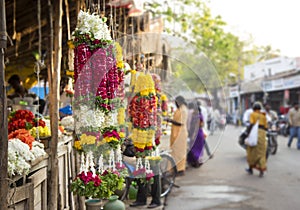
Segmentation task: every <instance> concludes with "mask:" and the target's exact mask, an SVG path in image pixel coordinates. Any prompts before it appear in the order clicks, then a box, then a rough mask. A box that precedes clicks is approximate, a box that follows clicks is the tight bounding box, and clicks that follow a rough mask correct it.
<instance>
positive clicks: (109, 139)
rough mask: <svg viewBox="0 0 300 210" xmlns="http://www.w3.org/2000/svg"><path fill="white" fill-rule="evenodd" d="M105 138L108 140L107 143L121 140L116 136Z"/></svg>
mask: <svg viewBox="0 0 300 210" xmlns="http://www.w3.org/2000/svg"><path fill="white" fill-rule="evenodd" d="M104 140H105V141H106V142H107V143H110V142H112V141H115V142H118V141H119V140H118V139H117V138H115V137H105V138H104Z"/></svg>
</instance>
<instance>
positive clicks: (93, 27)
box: [73, 11, 112, 49]
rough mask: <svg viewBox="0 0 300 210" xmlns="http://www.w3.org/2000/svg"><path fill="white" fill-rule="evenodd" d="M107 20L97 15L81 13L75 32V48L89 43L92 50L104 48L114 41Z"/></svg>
mask: <svg viewBox="0 0 300 210" xmlns="http://www.w3.org/2000/svg"><path fill="white" fill-rule="evenodd" d="M106 20H107V19H106V18H101V17H100V16H99V15H96V14H89V13H88V12H84V11H80V12H79V14H78V20H77V27H76V29H75V31H74V32H73V36H74V40H73V43H74V45H75V47H77V46H79V45H80V44H82V43H88V44H89V46H90V48H91V49H94V48H95V47H104V46H106V45H107V44H109V43H110V42H111V41H112V38H111V36H110V32H109V30H108V26H107V25H106Z"/></svg>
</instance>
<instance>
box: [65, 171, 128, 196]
mask: <svg viewBox="0 0 300 210" xmlns="http://www.w3.org/2000/svg"><path fill="white" fill-rule="evenodd" d="M123 183H124V178H123V177H121V176H120V174H119V172H118V171H111V170H105V171H104V172H103V173H101V174H100V173H99V172H97V173H93V172H92V171H88V172H85V171H82V172H81V173H79V174H78V175H77V176H76V178H75V179H74V180H73V182H72V183H71V190H72V192H74V193H75V194H77V195H80V196H85V197H91V198H109V197H110V196H111V195H113V193H114V192H115V191H116V190H117V189H119V190H120V189H122V187H123Z"/></svg>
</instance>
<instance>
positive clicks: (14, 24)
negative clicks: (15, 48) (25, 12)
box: [12, 0, 17, 39]
mask: <svg viewBox="0 0 300 210" xmlns="http://www.w3.org/2000/svg"><path fill="white" fill-rule="evenodd" d="M16 7H17V4H16V0H14V7H13V30H14V33H13V36H12V39H16V38H17V31H16V22H17V21H16Z"/></svg>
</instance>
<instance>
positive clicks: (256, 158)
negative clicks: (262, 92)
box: [246, 102, 268, 177]
mask: <svg viewBox="0 0 300 210" xmlns="http://www.w3.org/2000/svg"><path fill="white" fill-rule="evenodd" d="M261 109H262V104H261V103H260V102H255V103H254V105H253V112H252V113H251V114H250V119H249V122H250V126H249V127H248V134H249V133H250V131H251V129H252V127H253V126H254V125H255V123H256V122H257V121H258V123H259V126H258V134H257V145H256V146H247V162H248V165H249V168H247V169H246V171H247V172H248V173H249V174H253V169H257V170H259V177H263V175H264V171H266V169H267V160H266V151H267V141H266V130H267V128H268V124H267V118H266V116H265V113H263V112H261Z"/></svg>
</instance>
